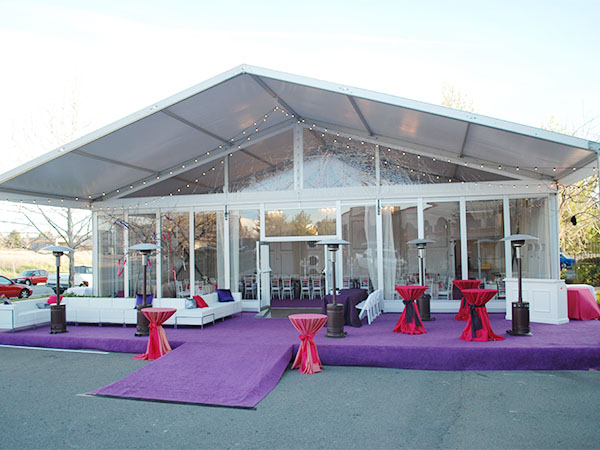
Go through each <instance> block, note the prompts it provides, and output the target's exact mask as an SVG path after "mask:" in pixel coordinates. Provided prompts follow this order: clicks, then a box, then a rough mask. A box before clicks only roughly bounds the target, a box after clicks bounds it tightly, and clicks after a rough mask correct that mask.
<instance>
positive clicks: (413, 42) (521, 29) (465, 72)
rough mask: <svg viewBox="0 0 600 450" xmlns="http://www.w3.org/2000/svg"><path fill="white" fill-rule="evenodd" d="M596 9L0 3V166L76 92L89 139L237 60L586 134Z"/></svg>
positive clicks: (530, 4)
mask: <svg viewBox="0 0 600 450" xmlns="http://www.w3.org/2000/svg"><path fill="white" fill-rule="evenodd" d="M598 17H600V2H598V1H592V0H590V1H572V0H571V1H568V2H567V1H560V2H558V1H523V0H522V1H519V2H516V1H496V2H494V1H485V2H481V1H477V2H476V1H458V0H457V1H454V2H447V1H439V2H436V1H421V2H414V1H410V2H409V1H375V0H373V1H370V2H365V1H327V2H317V1H303V2H285V1H278V2H276V1H254V2H247V1H245V2H242V1H225V0H224V1H220V2H215V1H210V2H209V1H183V0H179V1H169V2H164V1H137V0H134V1H132V0H119V1H113V0H109V1H106V0H104V1H84V0H80V1H45V2H44V1H28V0H21V1H3V0H0V39H1V41H2V42H3V43H4V44H5V45H4V46H3V47H4V51H3V64H2V66H3V70H2V71H0V98H2V99H3V108H1V112H0V121H2V123H3V127H0V151H1V152H2V156H3V160H4V161H5V164H6V165H5V168H10V167H12V166H15V165H17V164H20V163H23V162H25V161H27V160H28V159H30V158H32V157H34V156H37V155H39V154H41V153H43V152H45V151H49V150H51V149H52V148H54V147H55V146H56V145H58V144H56V143H55V141H53V140H52V139H48V138H47V136H46V135H45V133H46V131H47V130H46V128H47V127H46V125H47V122H48V117H49V116H52V115H54V116H56V115H57V114H58V113H57V111H59V110H60V108H61V107H64V104H65V102H66V101H69V99H70V98H71V95H72V92H73V91H75V92H76V97H77V103H78V112H79V115H80V121H81V122H82V124H83V125H85V127H84V128H83V131H86V132H89V131H93V130H94V129H97V128H99V127H101V126H103V125H105V124H107V123H110V122H113V121H115V120H118V119H120V118H121V117H123V116H125V115H127V114H129V113H132V112H134V111H136V110H138V109H141V108H143V107H145V106H147V105H149V104H151V103H153V102H155V101H157V100H160V99H162V98H165V97H168V96H170V95H172V94H175V93H177V92H179V91H181V90H183V89H186V88H188V87H190V86H193V85H195V84H197V83H199V82H201V81H204V80H205V79H207V78H210V77H212V76H214V75H217V74H219V73H221V72H223V71H225V70H228V69H230V68H232V67H235V66H237V65H239V64H242V63H247V64H252V65H257V66H262V67H267V68H270V69H274V70H280V71H284V72H291V73H295V74H298V75H304V76H309V77H314V78H319V79H324V80H328V81H333V82H339V83H343V84H348V85H351V86H357V87H361V88H366V89H371V90H375V91H379V92H384V93H388V94H394V95H399V96H402V97H407V98H411V99H415V100H420V101H425V102H430V103H437V104H439V103H441V101H442V90H443V87H444V85H450V86H454V87H455V88H456V89H458V90H460V91H461V92H462V93H463V94H465V95H467V96H468V97H469V99H471V100H472V102H473V104H474V106H475V108H476V110H477V112H479V113H481V114H484V115H488V116H492V117H498V118H501V119H505V120H510V121H513V122H519V123H524V124H527V125H532V126H541V125H542V124H545V123H547V122H548V121H549V119H550V118H551V117H552V116H554V117H555V118H556V121H557V122H559V123H562V124H564V125H565V126H566V127H567V128H568V129H573V128H576V127H578V126H579V125H580V124H582V123H583V122H584V121H586V120H593V119H596V120H595V121H593V124H595V125H596V126H595V128H594V129H592V130H591V131H590V133H591V134H590V135H588V136H586V137H587V138H590V139H598V138H599V135H600V124H599V122H600V119H599V117H600V89H599V88H598V81H597V80H598V74H599V73H600V59H599V58H598V56H597V54H598V47H599V44H600V31H599V29H598V26H597V21H598Z"/></svg>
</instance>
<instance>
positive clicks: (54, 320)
mask: <svg viewBox="0 0 600 450" xmlns="http://www.w3.org/2000/svg"><path fill="white" fill-rule="evenodd" d="M42 251H47V252H52V254H53V255H54V256H55V257H56V304H54V305H52V306H51V307H50V334H56V333H66V332H67V311H66V309H65V305H61V304H60V257H61V256H62V255H64V254H65V252H72V251H73V249H72V248H70V247H64V246H62V245H50V246H49V247H45V248H43V249H42Z"/></svg>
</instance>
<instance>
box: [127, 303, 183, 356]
mask: <svg viewBox="0 0 600 450" xmlns="http://www.w3.org/2000/svg"><path fill="white" fill-rule="evenodd" d="M176 312H177V309H175V308H144V309H142V313H143V314H144V316H146V318H147V319H148V320H149V321H150V325H149V326H148V328H149V329H150V336H149V338H148V347H147V349H146V353H142V354H139V355H135V356H134V358H135V359H142V360H150V361H154V360H155V359H158V358H160V357H161V356H163V355H164V354H166V353H169V352H170V351H171V346H170V345H169V341H168V340H167V335H166V334H165V330H164V328H163V327H162V324H163V323H164V322H165V321H166V320H167V319H169V317H171V316H172V315H173V314H175V313H176Z"/></svg>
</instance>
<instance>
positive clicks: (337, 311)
mask: <svg viewBox="0 0 600 450" xmlns="http://www.w3.org/2000/svg"><path fill="white" fill-rule="evenodd" d="M349 243H350V242H348V241H345V240H343V239H324V240H322V241H319V242H317V245H326V246H327V250H329V260H330V261H331V280H332V283H333V295H332V297H333V303H329V304H327V335H326V336H327V337H330V338H343V337H346V332H345V331H344V305H343V304H341V303H340V304H338V303H337V294H336V286H335V254H336V252H337V250H338V249H339V248H340V245H348V244H349Z"/></svg>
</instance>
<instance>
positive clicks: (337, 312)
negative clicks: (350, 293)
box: [325, 303, 346, 339]
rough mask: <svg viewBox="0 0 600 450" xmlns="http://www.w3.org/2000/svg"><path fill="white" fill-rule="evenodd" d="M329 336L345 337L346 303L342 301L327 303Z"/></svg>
mask: <svg viewBox="0 0 600 450" xmlns="http://www.w3.org/2000/svg"><path fill="white" fill-rule="evenodd" d="M325 337H328V338H338V339H339V338H345V337H346V332H345V331H344V305H343V304H342V303H336V304H335V305H334V304H331V303H330V304H328V305H327V334H326V335H325Z"/></svg>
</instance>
